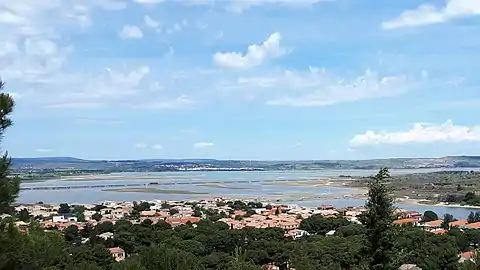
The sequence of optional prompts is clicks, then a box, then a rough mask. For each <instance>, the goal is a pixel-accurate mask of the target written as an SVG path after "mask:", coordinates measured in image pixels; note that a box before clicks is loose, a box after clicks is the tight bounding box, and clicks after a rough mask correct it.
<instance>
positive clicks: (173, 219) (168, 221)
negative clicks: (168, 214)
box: [165, 217, 200, 224]
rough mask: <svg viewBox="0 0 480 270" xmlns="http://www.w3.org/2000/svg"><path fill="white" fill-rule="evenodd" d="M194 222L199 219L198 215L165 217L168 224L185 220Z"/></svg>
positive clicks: (185, 221) (183, 222)
mask: <svg viewBox="0 0 480 270" xmlns="http://www.w3.org/2000/svg"><path fill="white" fill-rule="evenodd" d="M189 221H190V222H191V223H196V222H199V221H200V217H180V218H166V219H165V222H167V223H169V224H186V223H187V222H189Z"/></svg>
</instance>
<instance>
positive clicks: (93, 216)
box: [92, 213, 102, 221]
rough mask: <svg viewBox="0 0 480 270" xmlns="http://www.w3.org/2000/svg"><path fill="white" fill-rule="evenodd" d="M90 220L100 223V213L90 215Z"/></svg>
mask: <svg viewBox="0 0 480 270" xmlns="http://www.w3.org/2000/svg"><path fill="white" fill-rule="evenodd" d="M92 218H93V219H94V220H96V221H100V220H101V219H102V215H101V214H100V213H95V214H93V215H92Z"/></svg>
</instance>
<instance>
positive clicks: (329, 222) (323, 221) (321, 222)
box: [300, 215, 350, 235]
mask: <svg viewBox="0 0 480 270" xmlns="http://www.w3.org/2000/svg"><path fill="white" fill-rule="evenodd" d="M349 224H350V222H349V221H348V220H346V219H344V218H324V217H322V216H321V215H314V216H311V217H309V218H307V219H304V220H302V221H301V223H300V229H301V230H305V231H307V232H309V233H310V234H319V235H325V234H326V233H327V232H329V231H331V230H336V229H338V228H340V227H342V226H347V225H349Z"/></svg>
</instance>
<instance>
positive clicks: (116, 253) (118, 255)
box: [108, 247, 126, 262]
mask: <svg viewBox="0 0 480 270" xmlns="http://www.w3.org/2000/svg"><path fill="white" fill-rule="evenodd" d="M108 251H109V252H110V254H112V257H113V258H114V259H115V261H117V262H121V261H123V260H125V257H126V255H125V250H123V249H122V248H121V247H114V248H109V249H108Z"/></svg>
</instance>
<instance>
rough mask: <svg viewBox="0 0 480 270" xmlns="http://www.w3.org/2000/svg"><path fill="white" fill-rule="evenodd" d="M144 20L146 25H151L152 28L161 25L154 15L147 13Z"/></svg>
mask: <svg viewBox="0 0 480 270" xmlns="http://www.w3.org/2000/svg"><path fill="white" fill-rule="evenodd" d="M143 21H144V22H145V25H146V26H148V27H150V28H157V27H159V26H160V23H159V22H158V21H156V20H154V19H152V17H150V16H148V15H145V16H144V17H143Z"/></svg>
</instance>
